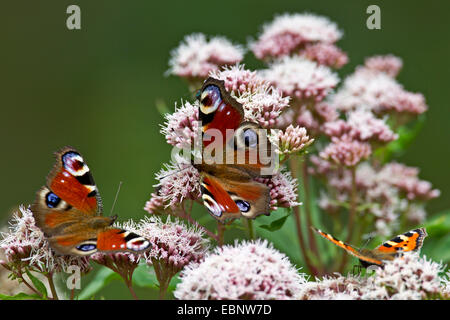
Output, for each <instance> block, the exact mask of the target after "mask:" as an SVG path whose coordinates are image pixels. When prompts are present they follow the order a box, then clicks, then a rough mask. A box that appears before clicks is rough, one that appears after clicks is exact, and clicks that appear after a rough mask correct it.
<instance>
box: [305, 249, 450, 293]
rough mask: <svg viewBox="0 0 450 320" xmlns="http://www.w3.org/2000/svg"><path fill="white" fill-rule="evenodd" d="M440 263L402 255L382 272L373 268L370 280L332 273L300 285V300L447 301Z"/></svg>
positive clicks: (410, 255) (380, 269) (414, 254)
mask: <svg viewBox="0 0 450 320" xmlns="http://www.w3.org/2000/svg"><path fill="white" fill-rule="evenodd" d="M444 269H445V267H444V266H443V265H442V264H441V263H437V262H434V261H432V260H427V258H426V257H424V258H420V257H419V255H418V254H417V253H406V254H404V256H402V257H399V258H396V259H395V260H393V261H386V265H385V266H384V268H377V269H376V271H375V273H374V275H373V276H371V277H359V276H358V277H357V276H351V275H348V276H346V277H344V276H342V275H340V274H338V273H336V274H334V275H333V276H326V277H324V278H323V279H319V280H317V281H311V282H307V283H305V284H304V285H302V288H301V289H300V291H299V294H298V298H299V299H300V300H422V299H423V300H427V299H435V298H436V297H439V296H440V297H441V298H443V299H448V298H449V293H448V290H447V288H446V286H445V283H446V282H448V279H446V278H445V277H441V276H440V273H442V271H443V270H444Z"/></svg>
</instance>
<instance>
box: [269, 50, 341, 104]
mask: <svg viewBox="0 0 450 320" xmlns="http://www.w3.org/2000/svg"><path fill="white" fill-rule="evenodd" d="M262 75H263V77H264V78H265V79H266V80H268V81H269V82H270V83H272V84H273V85H274V86H275V87H276V88H278V89H280V90H281V91H282V92H283V94H285V95H288V96H291V97H292V98H296V99H299V100H309V99H312V100H313V101H315V102H319V101H321V100H323V99H324V98H325V97H326V96H327V95H328V94H329V93H330V92H331V91H332V90H333V89H334V88H335V87H336V85H337V84H338V83H339V78H338V76H337V75H336V74H335V73H333V72H331V70H330V69H329V68H327V67H325V66H322V65H318V64H317V63H315V62H313V61H310V60H307V59H305V58H303V57H299V56H294V57H283V58H281V59H280V60H276V61H274V62H273V63H271V64H270V65H269V68H268V69H266V70H263V71H262Z"/></svg>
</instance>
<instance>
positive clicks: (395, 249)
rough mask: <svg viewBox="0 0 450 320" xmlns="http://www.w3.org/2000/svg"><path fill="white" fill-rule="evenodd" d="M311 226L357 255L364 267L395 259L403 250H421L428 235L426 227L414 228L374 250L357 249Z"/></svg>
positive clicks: (380, 264)
mask: <svg viewBox="0 0 450 320" xmlns="http://www.w3.org/2000/svg"><path fill="white" fill-rule="evenodd" d="M311 228H312V229H313V230H314V231H316V232H317V233H318V234H320V235H321V236H322V237H324V238H325V239H327V240H329V241H331V242H333V243H334V244H335V245H337V246H338V247H341V248H342V249H344V250H345V251H347V252H348V253H349V254H351V255H353V256H355V257H357V258H358V259H359V261H360V262H361V265H362V266H363V267H364V268H367V267H368V266H371V265H377V266H382V265H383V261H384V260H394V258H395V257H397V256H399V255H400V254H401V253H402V252H407V251H419V250H420V248H422V245H423V240H424V239H425V237H426V236H427V235H428V234H427V232H426V230H425V228H419V229H414V230H411V231H408V232H406V233H404V234H400V235H398V236H396V237H395V238H392V239H391V240H388V241H386V242H383V243H382V244H380V245H379V246H378V247H376V248H375V249H373V250H369V249H356V248H354V247H353V246H351V245H349V244H346V243H345V242H343V241H341V240H338V239H336V238H335V237H333V236H332V235H331V234H328V233H325V232H323V231H321V230H319V229H317V228H314V227H311Z"/></svg>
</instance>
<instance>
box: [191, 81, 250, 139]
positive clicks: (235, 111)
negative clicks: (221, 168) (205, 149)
mask: <svg viewBox="0 0 450 320" xmlns="http://www.w3.org/2000/svg"><path fill="white" fill-rule="evenodd" d="M198 99H199V101H200V108H199V120H200V121H201V125H202V132H203V135H204V146H208V145H209V144H210V143H212V142H214V139H211V140H209V139H208V138H206V137H205V135H206V136H208V135H210V134H208V131H209V130H211V129H213V130H218V132H220V134H221V135H222V137H223V140H222V141H221V142H222V144H223V145H225V143H226V141H227V130H236V129H237V128H238V127H239V125H240V124H241V123H242V121H243V120H244V109H243V108H242V105H241V104H240V103H239V102H237V101H236V99H233V97H231V95H230V93H229V92H228V91H227V90H226V89H225V86H224V81H221V80H217V79H214V78H211V77H210V78H208V79H206V81H205V82H204V83H203V86H202V88H201V89H200V91H199V95H198ZM228 139H229V137H228Z"/></svg>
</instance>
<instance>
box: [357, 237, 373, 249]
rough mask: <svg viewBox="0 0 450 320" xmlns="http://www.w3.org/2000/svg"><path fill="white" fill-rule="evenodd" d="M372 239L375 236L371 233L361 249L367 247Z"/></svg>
mask: <svg viewBox="0 0 450 320" xmlns="http://www.w3.org/2000/svg"><path fill="white" fill-rule="evenodd" d="M372 239H373V236H372V235H370V236H369V237H368V238H367V240H366V241H365V242H364V244H363V245H362V247H361V249H360V250H362V249H364V248H365V247H367V245H368V244H369V242H370V241H372Z"/></svg>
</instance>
